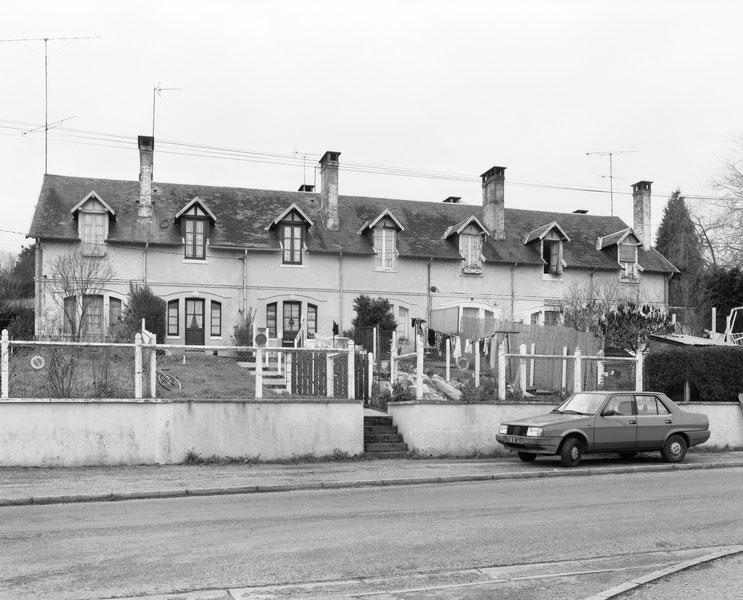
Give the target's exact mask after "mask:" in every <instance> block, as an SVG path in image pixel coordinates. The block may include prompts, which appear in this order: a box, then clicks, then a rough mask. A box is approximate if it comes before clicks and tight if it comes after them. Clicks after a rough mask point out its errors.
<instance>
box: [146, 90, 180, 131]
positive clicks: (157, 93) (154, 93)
mask: <svg viewBox="0 0 743 600" xmlns="http://www.w3.org/2000/svg"><path fill="white" fill-rule="evenodd" d="M182 91H183V88H164V87H162V86H161V85H160V82H159V81H158V82H157V85H156V86H155V87H154V88H152V137H153V138H154V137H155V100H156V99H157V97H158V96H159V97H160V98H162V96H163V92H182Z"/></svg>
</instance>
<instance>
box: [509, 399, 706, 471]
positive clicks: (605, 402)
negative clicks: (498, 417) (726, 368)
mask: <svg viewBox="0 0 743 600" xmlns="http://www.w3.org/2000/svg"><path fill="white" fill-rule="evenodd" d="M709 435H710V432H709V419H708V418H707V416H706V415H701V414H698V413H692V412H687V411H685V410H682V409H681V408H680V407H679V406H678V405H677V404H675V403H674V402H673V401H672V400H671V399H670V398H668V397H667V396H666V395H665V394H661V393H657V392H621V391H614V392H579V393H577V394H573V395H572V396H571V397H570V398H568V399H567V400H566V401H565V402H563V403H562V404H561V405H560V406H558V407H557V408H556V409H554V410H553V411H552V412H551V413H549V414H546V415H540V416H538V417H530V418H528V419H520V420H518V421H511V422H508V423H502V424H501V426H500V429H499V430H498V434H497V435H496V436H495V439H496V440H498V441H499V442H500V443H501V444H503V445H504V446H505V447H506V448H511V449H513V450H516V451H517V453H518V455H519V458H520V459H521V460H523V461H525V462H531V461H533V460H534V459H535V458H536V457H537V456H539V455H540V454H543V455H550V454H559V455H560V458H561V461H562V464H563V466H566V467H574V466H576V465H577V464H578V463H579V462H580V459H581V457H582V456H583V455H584V454H586V453H589V452H617V453H619V454H620V455H621V456H623V457H625V458H631V457H633V456H635V455H636V454H637V453H638V452H654V451H660V452H661V454H662V455H663V458H665V459H666V460H667V461H669V462H682V461H683V460H684V457H685V456H686V450H687V448H689V447H691V446H695V445H697V444H702V443H704V442H706V441H707V440H708V439H709Z"/></svg>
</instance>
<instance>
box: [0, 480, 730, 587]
mask: <svg viewBox="0 0 743 600" xmlns="http://www.w3.org/2000/svg"><path fill="white" fill-rule="evenodd" d="M741 475H743V472H742V471H741V469H738V468H734V469H720V470H710V471H686V472H685V471H672V472H663V473H646V474H641V473H638V474H628V475H621V476H617V475H613V476H595V477H566V478H558V479H547V480H540V479H534V480H524V481H513V482H507V481H496V482H477V483H471V484H448V485H430V486H429V485H419V486H410V487H396V488H365V489H353V490H336V491H332V490H327V491H310V492H289V493H282V494H263V495H249V496H226V497H206V498H178V499H163V500H142V501H132V502H121V503H93V504H74V505H52V506H19V507H3V508H0V598H2V599H3V600H5V599H15V598H34V599H36V598H55V599H59V600H64V599H68V598H76V599H77V598H86V599H87V598H103V597H112V596H134V595H143V594H155V593H161V594H162V593H167V592H173V591H176V590H194V589H202V590H203V589H210V588H226V587H234V588H238V587H239V588H246V587H250V586H260V585H269V586H272V585H275V584H292V583H301V582H309V581H322V580H340V581H342V582H343V581H349V580H355V581H356V582H358V579H359V578H369V580H370V581H371V580H372V579H374V578H380V580H382V581H393V580H395V579H396V578H398V576H399V581H402V580H403V579H404V578H406V577H407V578H408V580H409V579H410V578H411V577H413V576H415V577H420V574H421V573H422V574H424V575H425V576H426V577H428V579H427V580H426V581H427V582H428V583H430V581H431V580H432V578H433V579H437V578H438V580H441V581H443V580H446V582H448V583H446V585H448V584H450V583H451V582H452V581H455V580H457V578H459V579H460V580H462V579H466V577H465V573H466V572H468V571H467V570H471V569H475V568H479V569H486V570H487V569H488V568H493V572H494V573H495V572H496V571H497V568H498V567H504V566H508V565H514V566H515V567H513V568H519V569H521V572H522V573H524V572H529V568H531V572H534V573H536V574H538V573H540V572H541V573H544V572H545V566H544V565H539V564H535V563H548V565H549V564H552V565H553V566H556V565H557V564H558V563H556V562H555V561H578V563H567V562H563V563H559V564H560V565H564V570H566V572H570V570H571V569H572V570H573V571H576V570H580V564H583V565H584V567H583V568H582V570H583V571H590V570H591V569H589V568H586V567H585V565H586V564H588V562H590V561H593V562H592V563H591V564H592V565H599V564H600V565H603V567H602V568H601V569H598V568H597V569H595V570H596V574H595V575H594V576H591V574H590V573H588V574H586V575H584V576H583V577H582V579H581V580H580V581H578V582H576V581H573V579H575V578H573V579H571V580H570V581H567V580H565V579H563V580H553V581H550V583H549V584H548V585H547V584H545V583H544V582H543V581H540V580H537V579H535V580H533V581H536V582H537V583H535V584H534V585H532V587H531V588H528V586H527V587H524V586H521V587H519V591H518V593H517V594H514V593H511V594H509V597H513V598H532V597H534V598H537V597H538V598H563V597H564V598H571V597H572V598H575V597H583V596H586V595H590V594H592V593H596V592H598V591H600V590H601V589H604V588H606V587H609V586H610V585H612V584H614V583H617V582H618V580H617V577H619V579H621V577H622V576H623V575H622V573H619V571H620V570H621V568H625V567H626V568H628V569H629V568H630V567H631V568H635V569H636V568H640V567H642V566H643V565H642V564H640V565H638V564H636V563H637V562H638V560H637V558H636V557H637V556H638V555H642V556H646V557H648V558H647V560H644V559H643V560H640V561H639V562H640V563H644V562H647V563H648V564H649V562H651V561H652V560H656V559H657V560H656V562H657V563H658V564H661V563H663V562H664V561H665V562H669V561H671V560H672V556H673V555H674V553H676V554H678V555H681V554H683V551H687V550H688V551H690V552H692V551H693V549H696V548H701V547H717V546H723V545H733V544H736V543H739V542H740V541H741V540H743V520H741V519H740V498H741V497H743V477H741ZM633 556H634V557H635V558H633ZM633 561H634V562H633ZM630 563H632V564H630ZM521 565H523V566H521ZM576 565H577V566H576ZM561 568H563V567H561ZM511 570H513V569H511ZM599 571H601V572H602V573H604V572H611V573H612V574H613V576H614V579H612V580H611V581H610V580H609V579H607V578H604V575H600V574H599ZM628 573H629V571H628ZM444 574H447V575H448V578H447V577H443V575H444ZM635 575H636V573H634V572H633V574H632V576H635ZM628 578H629V577H628ZM578 584H580V585H578ZM442 585H444V584H442ZM576 585H578V587H577V588H576V587H575V586H576ZM570 586H573V587H570ZM418 587H425V585H423V584H422V583H421V584H420V585H418ZM527 588H528V589H527ZM451 589H456V590H457V592H456V594H452V593H445V592H442V594H443V595H442V596H441V597H446V598H453V597H457V598H460V597H461V598H465V597H467V598H479V597H497V596H492V595H491V596H488V595H483V596H481V595H480V593H484V594H488V593H492V589H490V590H486V589H484V588H482V587H478V586H477V585H474V586H472V587H466V586H465V587H459V588H450V590H449V591H450V592H451ZM530 590H531V591H530ZM336 591H337V589H336ZM367 591H368V590H367ZM512 591H513V590H512ZM264 592H266V593H263V592H261V594H260V595H254V596H252V595H248V594H247V593H246V595H244V596H242V597H244V598H249V597H256V598H257V597H262V598H267V597H279V595H278V594H275V595H274V596H270V595H266V594H267V593H268V590H264ZM272 593H273V592H272ZM287 593H288V592H286V590H285V594H284V596H286V594H287ZM423 594H424V595H421V596H420V597H421V598H423V597H427V598H431V597H434V595H433V594H432V593H431V592H430V590H429V592H426V593H423ZM468 594H469V595H468ZM532 594H533V595H532ZM299 595H300V594H299V592H297V593H296V594H295V596H297V597H298V596H299ZM319 596H320V594H319V593H318V594H317V595H316V596H315V597H319ZM377 597H380V596H377ZM383 597H385V598H391V597H395V598H397V597H402V596H391V595H386V596H383ZM405 597H406V598H408V597H410V598H412V597H413V596H411V595H406V596H405ZM436 597H438V596H436ZM504 597H505V596H504Z"/></svg>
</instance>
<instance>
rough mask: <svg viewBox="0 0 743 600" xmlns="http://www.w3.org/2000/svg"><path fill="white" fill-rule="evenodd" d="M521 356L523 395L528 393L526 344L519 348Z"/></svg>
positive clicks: (520, 385) (521, 386)
mask: <svg viewBox="0 0 743 600" xmlns="http://www.w3.org/2000/svg"><path fill="white" fill-rule="evenodd" d="M519 354H520V355H521V356H520V357H519V387H520V388H521V393H522V394H523V393H525V392H526V344H521V345H520V346H519Z"/></svg>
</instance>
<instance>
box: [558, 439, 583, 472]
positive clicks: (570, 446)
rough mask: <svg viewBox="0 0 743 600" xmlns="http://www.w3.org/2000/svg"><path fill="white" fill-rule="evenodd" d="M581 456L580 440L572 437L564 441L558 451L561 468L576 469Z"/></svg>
mask: <svg viewBox="0 0 743 600" xmlns="http://www.w3.org/2000/svg"><path fill="white" fill-rule="evenodd" d="M582 456H583V447H582V446H581V443H580V440H579V439H577V438H574V437H571V438H568V439H566V440H565V441H564V442H563V444H562V448H561V449H560V461H561V462H562V466H563V467H577V466H578V464H579V463H580V459H581V457H582Z"/></svg>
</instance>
